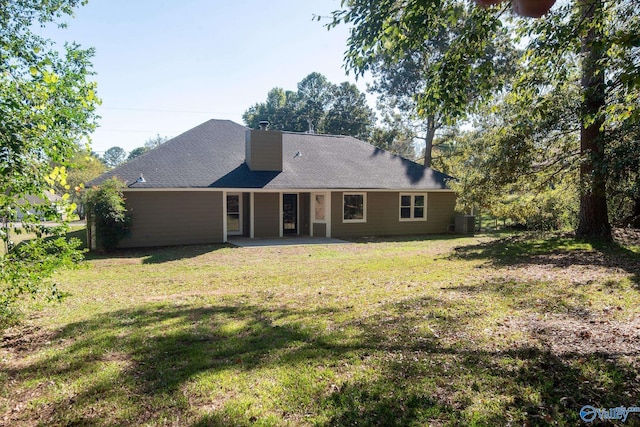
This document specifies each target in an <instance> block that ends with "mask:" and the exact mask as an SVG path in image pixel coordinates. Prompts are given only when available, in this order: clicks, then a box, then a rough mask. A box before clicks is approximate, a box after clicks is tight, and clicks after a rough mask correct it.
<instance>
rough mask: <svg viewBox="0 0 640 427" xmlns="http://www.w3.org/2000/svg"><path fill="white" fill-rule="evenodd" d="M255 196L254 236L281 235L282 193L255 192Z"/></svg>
mask: <svg viewBox="0 0 640 427" xmlns="http://www.w3.org/2000/svg"><path fill="white" fill-rule="evenodd" d="M253 197H254V199H253V203H254V209H255V216H254V237H278V236H280V195H279V194H278V193H255V194H254V196H253Z"/></svg>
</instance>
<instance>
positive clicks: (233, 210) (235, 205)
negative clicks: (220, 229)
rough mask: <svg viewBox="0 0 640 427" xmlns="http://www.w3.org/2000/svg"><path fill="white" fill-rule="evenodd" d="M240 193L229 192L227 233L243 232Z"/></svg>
mask: <svg viewBox="0 0 640 427" xmlns="http://www.w3.org/2000/svg"><path fill="white" fill-rule="evenodd" d="M241 203H242V201H241V199H240V194H227V233H228V234H241V233H242V228H241V227H242V225H241V224H242V223H241V221H240V204H241Z"/></svg>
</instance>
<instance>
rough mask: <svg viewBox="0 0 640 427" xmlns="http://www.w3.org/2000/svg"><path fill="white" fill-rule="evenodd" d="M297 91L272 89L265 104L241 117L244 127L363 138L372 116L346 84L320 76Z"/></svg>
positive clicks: (310, 78) (313, 75) (305, 81)
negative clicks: (263, 125)
mask: <svg viewBox="0 0 640 427" xmlns="http://www.w3.org/2000/svg"><path fill="white" fill-rule="evenodd" d="M297 88H298V90H297V91H285V90H284V89H282V88H277V87H276V88H273V89H271V90H270V91H269V93H268V94H267V100H266V102H262V103H258V104H255V105H253V106H251V107H249V109H247V111H245V112H244V114H243V115H242V119H243V120H244V123H245V124H246V125H247V126H249V127H252V128H257V127H258V124H259V122H261V121H263V120H267V121H268V122H269V128H270V129H276V130H286V131H292V132H309V131H311V132H318V133H336V134H346V135H349V136H354V137H359V138H363V137H366V136H367V135H368V134H369V132H370V128H371V126H372V125H373V123H374V120H375V115H374V113H373V110H371V109H370V108H369V107H368V106H367V104H366V98H365V96H364V94H362V93H361V92H360V91H359V90H358V88H357V87H356V86H355V85H351V84H349V83H348V82H344V83H341V84H340V85H334V84H332V83H330V82H329V81H328V80H327V79H326V77H324V76H323V75H322V74H319V73H311V74H309V75H308V76H306V77H305V78H304V79H302V81H300V83H298V87H297Z"/></svg>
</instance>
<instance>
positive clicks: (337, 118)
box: [322, 82, 375, 139]
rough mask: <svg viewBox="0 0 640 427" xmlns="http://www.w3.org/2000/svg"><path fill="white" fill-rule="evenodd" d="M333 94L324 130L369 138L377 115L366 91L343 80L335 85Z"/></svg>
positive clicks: (329, 132) (334, 133)
mask: <svg viewBox="0 0 640 427" xmlns="http://www.w3.org/2000/svg"><path fill="white" fill-rule="evenodd" d="M331 96H332V98H333V101H332V103H331V106H330V107H329V110H328V111H327V113H326V116H325V117H324V119H323V126H322V129H323V131H324V132H325V133H328V134H332V135H350V136H354V137H356V138H361V139H368V138H369V133H370V131H371V130H370V127H371V124H372V123H374V122H375V116H374V113H373V110H371V108H369V106H368V105H367V98H366V96H365V95H364V93H362V92H360V91H359V90H358V88H357V86H356V85H354V84H351V83H348V82H343V83H340V84H339V85H338V86H334V87H333V90H332V93H331Z"/></svg>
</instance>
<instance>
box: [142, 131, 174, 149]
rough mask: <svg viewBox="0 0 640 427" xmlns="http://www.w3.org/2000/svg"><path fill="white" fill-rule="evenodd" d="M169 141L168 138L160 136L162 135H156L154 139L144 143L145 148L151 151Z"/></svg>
mask: <svg viewBox="0 0 640 427" xmlns="http://www.w3.org/2000/svg"><path fill="white" fill-rule="evenodd" d="M168 140H169V137H168V136H160V134H159V133H158V134H156V136H154V137H153V138H149V139H147V140H146V141H145V142H144V147H145V148H146V149H147V150H151V149H152V148H156V147H157V146H159V145H162V144H164V143H165V142H167V141H168Z"/></svg>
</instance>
